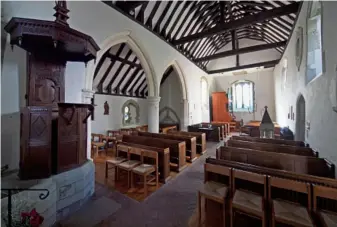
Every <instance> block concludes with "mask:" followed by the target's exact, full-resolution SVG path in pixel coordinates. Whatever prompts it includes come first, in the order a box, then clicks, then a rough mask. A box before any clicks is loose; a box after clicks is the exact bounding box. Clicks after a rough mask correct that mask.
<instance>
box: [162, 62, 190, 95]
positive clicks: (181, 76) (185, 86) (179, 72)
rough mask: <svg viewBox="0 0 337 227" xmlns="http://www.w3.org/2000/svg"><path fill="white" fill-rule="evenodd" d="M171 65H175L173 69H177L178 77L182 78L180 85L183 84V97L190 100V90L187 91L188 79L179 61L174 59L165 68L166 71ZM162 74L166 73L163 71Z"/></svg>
mask: <svg viewBox="0 0 337 227" xmlns="http://www.w3.org/2000/svg"><path fill="white" fill-rule="evenodd" d="M169 67H173V69H174V70H175V71H176V73H177V75H178V78H179V80H180V86H181V91H182V93H183V99H184V100H188V91H187V85H186V80H185V76H184V73H183V71H182V69H181V68H180V66H179V64H178V62H177V61H176V60H173V61H172V62H171V63H170V64H169V65H168V66H167V67H166V68H165V70H164V72H166V70H168V68H169ZM162 75H164V73H162Z"/></svg>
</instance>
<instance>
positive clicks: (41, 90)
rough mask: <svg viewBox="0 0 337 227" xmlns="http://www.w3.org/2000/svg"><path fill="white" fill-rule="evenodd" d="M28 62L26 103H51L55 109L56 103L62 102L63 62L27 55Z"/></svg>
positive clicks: (42, 104)
mask: <svg viewBox="0 0 337 227" xmlns="http://www.w3.org/2000/svg"><path fill="white" fill-rule="evenodd" d="M28 64H29V65H28V67H29V72H28V73H29V75H28V79H29V83H27V84H29V88H28V105H33V106H47V105H52V106H53V110H54V111H55V110H57V103H59V102H64V72H65V63H63V62H60V61H56V60H49V61H46V59H39V58H37V57H35V56H34V55H29V61H28Z"/></svg>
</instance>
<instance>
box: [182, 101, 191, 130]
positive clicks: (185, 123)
mask: <svg viewBox="0 0 337 227" xmlns="http://www.w3.org/2000/svg"><path fill="white" fill-rule="evenodd" d="M181 104H182V106H183V111H184V115H183V119H182V122H181V123H180V124H181V125H180V130H182V131H187V126H188V125H189V113H188V100H187V99H182V100H181Z"/></svg>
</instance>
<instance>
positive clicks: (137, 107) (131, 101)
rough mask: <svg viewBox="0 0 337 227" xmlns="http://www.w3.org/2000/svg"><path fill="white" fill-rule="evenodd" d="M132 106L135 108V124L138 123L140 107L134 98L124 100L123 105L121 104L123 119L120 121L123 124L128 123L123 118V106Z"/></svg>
mask: <svg viewBox="0 0 337 227" xmlns="http://www.w3.org/2000/svg"><path fill="white" fill-rule="evenodd" d="M130 105H131V106H134V107H135V109H136V119H135V124H138V123H139V117H140V113H139V112H140V107H139V104H138V103H137V102H136V101H135V100H133V99H129V100H128V101H126V102H125V103H124V104H123V106H122V119H123V121H122V123H123V125H124V126H125V125H128V123H127V122H125V119H124V109H125V107H127V106H130Z"/></svg>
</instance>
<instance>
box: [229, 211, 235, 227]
mask: <svg viewBox="0 0 337 227" xmlns="http://www.w3.org/2000/svg"><path fill="white" fill-rule="evenodd" d="M229 212H230V215H229V216H230V223H231V224H230V226H231V227H234V213H233V208H232V206H231V207H230V211H229Z"/></svg>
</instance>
